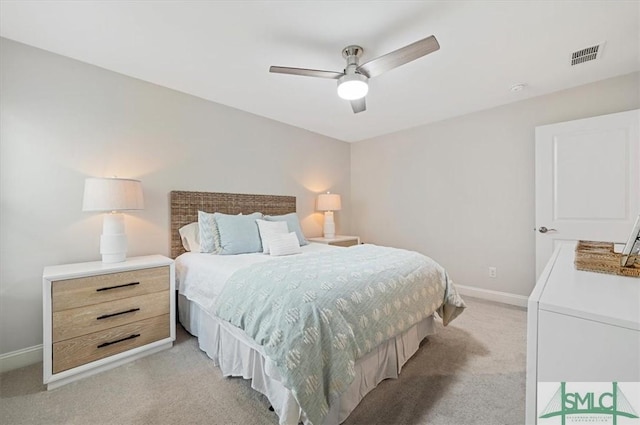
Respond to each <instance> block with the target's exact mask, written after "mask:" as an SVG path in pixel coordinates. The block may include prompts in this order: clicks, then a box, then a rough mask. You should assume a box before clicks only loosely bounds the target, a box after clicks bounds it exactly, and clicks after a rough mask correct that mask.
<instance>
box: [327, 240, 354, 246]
mask: <svg viewBox="0 0 640 425" xmlns="http://www.w3.org/2000/svg"><path fill="white" fill-rule="evenodd" d="M329 245H333V246H344V247H348V246H354V245H358V241H357V240H355V239H351V240H348V241H336V242H331V243H330V244H329Z"/></svg>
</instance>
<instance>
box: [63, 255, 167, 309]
mask: <svg viewBox="0 0 640 425" xmlns="http://www.w3.org/2000/svg"><path fill="white" fill-rule="evenodd" d="M168 289H169V266H164V267H154V268H149V269H140V270H133V271H127V272H120V273H111V274H102V275H95V276H87V277H82V278H77V279H68V280H58V281H55V282H53V283H52V285H51V298H52V311H53V312H57V311H62V310H67V309H71V308H77V307H83V306H87V305H92V304H99V303H103V302H107V301H113V300H118V299H122V298H129V297H134V296H137V295H144V294H149V293H152V292H159V291H167V290H168Z"/></svg>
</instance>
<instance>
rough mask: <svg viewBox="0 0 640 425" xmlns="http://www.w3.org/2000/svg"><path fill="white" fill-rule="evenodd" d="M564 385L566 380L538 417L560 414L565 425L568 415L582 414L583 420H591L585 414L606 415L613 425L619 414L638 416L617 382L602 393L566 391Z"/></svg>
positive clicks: (615, 424)
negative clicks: (609, 417) (608, 390)
mask: <svg viewBox="0 0 640 425" xmlns="http://www.w3.org/2000/svg"><path fill="white" fill-rule="evenodd" d="M566 385H567V383H566V382H561V383H560V387H559V388H558V390H557V391H556V392H555V393H554V394H553V397H551V400H550V401H549V403H548V404H547V407H545V408H544V410H543V411H542V414H541V415H540V417H539V418H540V419H546V418H551V417H554V416H560V418H561V420H562V425H565V423H566V418H567V416H570V415H583V416H584V418H583V419H585V421H592V420H589V419H588V418H587V417H586V416H585V415H608V416H611V418H612V419H613V425H617V423H618V417H619V416H622V417H626V418H632V419H637V418H638V414H637V413H636V412H635V410H633V407H632V406H631V403H629V400H627V397H625V395H624V393H623V392H622V391H621V390H620V388H619V387H618V383H617V382H612V383H611V385H612V389H611V392H602V393H595V392H588V391H585V392H578V391H576V392H567V390H566Z"/></svg>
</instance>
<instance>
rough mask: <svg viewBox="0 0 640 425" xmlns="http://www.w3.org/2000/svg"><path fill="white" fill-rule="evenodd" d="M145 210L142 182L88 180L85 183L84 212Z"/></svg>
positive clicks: (113, 179)
mask: <svg viewBox="0 0 640 425" xmlns="http://www.w3.org/2000/svg"><path fill="white" fill-rule="evenodd" d="M141 209H144V200H143V197H142V184H141V183H140V180H133V179H119V178H88V179H86V180H85V182H84V198H83V201H82V211H126V210H141Z"/></svg>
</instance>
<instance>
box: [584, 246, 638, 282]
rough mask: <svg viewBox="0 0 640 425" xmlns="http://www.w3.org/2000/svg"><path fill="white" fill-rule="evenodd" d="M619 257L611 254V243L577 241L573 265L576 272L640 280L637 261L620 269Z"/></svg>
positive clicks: (613, 253) (616, 254) (617, 254)
mask: <svg viewBox="0 0 640 425" xmlns="http://www.w3.org/2000/svg"><path fill="white" fill-rule="evenodd" d="M621 256H622V255H621V254H619V253H615V252H613V243H612V242H592V241H578V245H577V246H576V259H575V261H574V264H575V266H576V269H578V270H585V271H590V272H597V273H607V274H617V275H620V276H629V277H638V278H640V262H639V260H638V259H636V261H635V262H634V264H633V265H632V266H629V267H621V266H620V257H621Z"/></svg>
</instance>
